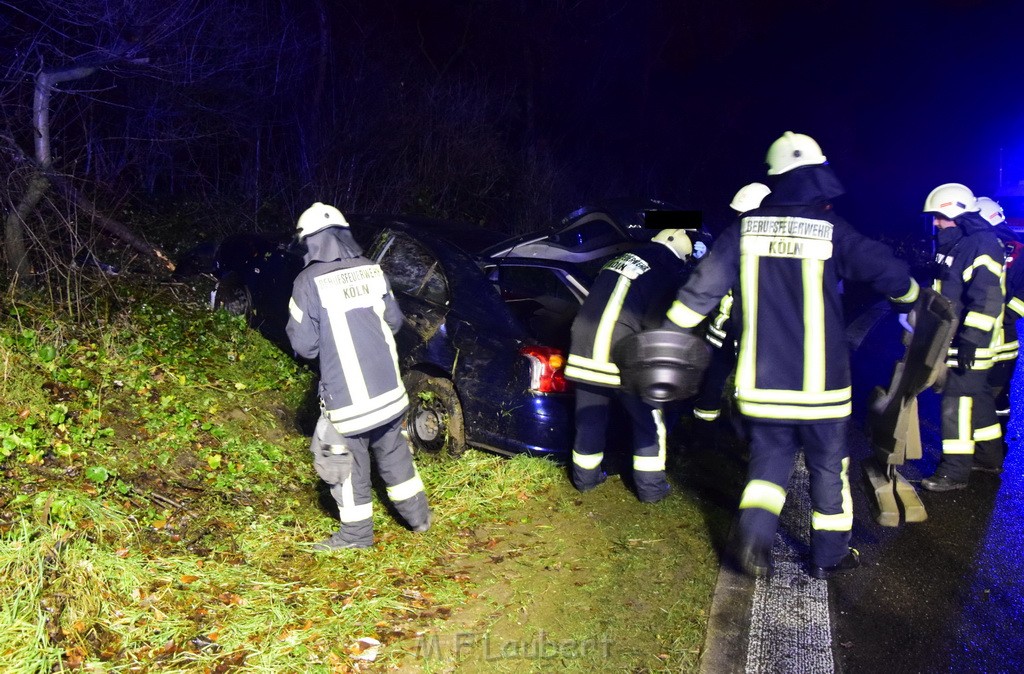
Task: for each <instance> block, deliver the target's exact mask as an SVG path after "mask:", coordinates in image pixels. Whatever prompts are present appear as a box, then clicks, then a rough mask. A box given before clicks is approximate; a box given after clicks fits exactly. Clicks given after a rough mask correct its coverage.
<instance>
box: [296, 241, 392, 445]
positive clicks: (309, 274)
mask: <svg viewBox="0 0 1024 674" xmlns="http://www.w3.org/2000/svg"><path fill="white" fill-rule="evenodd" d="M306 245H307V247H308V249H307V253H306V255H305V262H306V267H305V268H304V269H303V270H302V271H301V272H299V275H298V276H297V277H296V278H295V281H294V283H293V284H292V296H291V300H290V301H289V303H288V310H289V311H288V313H289V317H288V325H287V326H286V328H285V330H286V332H287V333H288V339H289V340H290V341H291V344H292V348H293V349H295V352H296V353H297V354H298V355H300V356H302V357H303V358H309V359H313V358H317V357H319V358H320V389H319V393H320V400H321V406H322V408H323V414H324V415H325V416H326V417H327V418H328V420H330V421H331V422H333V424H334V427H335V428H336V429H337V430H338V432H339V433H341V434H342V435H357V434H360V433H364V432H366V431H369V430H371V429H373V428H377V427H378V426H381V425H383V424H385V423H387V422H389V421H393V420H394V419H396V418H398V417H399V416H401V415H402V413H404V412H405V410H406V409H407V408H408V406H409V397H408V395H407V393H406V391H405V386H404V384H403V383H402V378H401V375H400V374H399V369H398V355H397V352H396V350H395V341H394V336H393V335H394V333H397V332H398V330H399V328H401V326H402V320H403V316H402V312H401V310H400V309H399V308H398V304H397V302H396V301H395V298H394V296H393V295H392V293H391V286H390V284H389V283H388V280H387V278H386V277H385V276H384V271H383V270H382V269H381V268H380V266H379V265H377V264H374V263H373V262H372V261H370V260H369V259H367V258H365V257H363V255H362V250H361V249H360V248H359V246H358V244H356V242H355V240H354V239H353V238H352V234H351V233H350V232H349V231H348V230H347V229H343V228H339V227H332V228H329V229H325V230H322V231H320V232H317V233H315V234H312V235H310V236H309V237H307V238H306Z"/></svg>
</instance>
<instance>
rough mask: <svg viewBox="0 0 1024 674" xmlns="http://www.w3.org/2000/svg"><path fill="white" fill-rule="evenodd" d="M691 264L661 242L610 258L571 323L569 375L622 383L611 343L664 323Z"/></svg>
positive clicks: (613, 384)
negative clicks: (663, 320)
mask: <svg viewBox="0 0 1024 674" xmlns="http://www.w3.org/2000/svg"><path fill="white" fill-rule="evenodd" d="M687 269H688V267H687V264H686V263H685V262H683V261H682V260H680V259H679V258H677V257H676V256H675V253H673V252H672V251H671V249H669V248H668V247H667V246H665V245H663V244H661V243H652V244H648V245H645V246H643V247H641V248H638V249H636V250H634V251H631V252H628V253H624V254H622V255H620V256H618V257H616V258H614V259H612V260H611V261H609V262H608V263H607V264H605V266H604V267H602V268H601V271H600V272H599V273H598V275H597V279H595V281H594V284H593V286H591V288H590V293H589V294H588V295H587V299H586V300H584V302H583V306H581V307H580V310H579V313H578V314H577V315H576V319H575V320H574V321H573V324H572V345H571V347H570V349H569V356H568V358H566V364H565V377H566V378H567V379H572V380H575V381H582V382H588V383H591V384H595V385H597V386H611V387H617V386H619V384H620V381H619V368H618V366H617V365H616V364H615V363H614V362H613V361H612V348H613V347H614V346H615V344H616V343H617V342H618V341H619V340H620V339H622V338H623V337H627V336H629V335H632V334H634V333H637V332H639V331H640V330H642V329H644V328H645V327H651V323H652V321H656V323H655V324H656V325H660V321H661V318H662V317H664V315H665V310H666V309H667V308H668V305H669V303H670V302H671V301H672V299H673V297H674V295H675V290H676V288H678V287H679V284H680V283H682V281H683V278H684V275H685V274H686V272H687Z"/></svg>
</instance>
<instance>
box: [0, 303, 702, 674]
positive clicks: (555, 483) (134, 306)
mask: <svg viewBox="0 0 1024 674" xmlns="http://www.w3.org/2000/svg"><path fill="white" fill-rule="evenodd" d="M119 292H121V293H122V294H121V296H119V297H116V298H109V297H106V298H102V299H98V300H97V301H96V306H97V307H99V308H97V309H95V311H91V310H90V307H88V306H86V307H83V306H82V305H81V304H79V305H76V312H75V316H74V317H73V320H72V318H69V317H65V316H61V314H60V313H59V312H57V311H55V310H53V309H52V308H46V309H39V308H37V306H46V304H45V302H43V301H42V300H39V302H38V305H37V304H34V303H33V301H32V300H31V299H28V300H26V299H21V300H19V302H18V303H15V304H13V305H11V306H9V307H8V308H7V309H6V310H5V315H4V317H3V320H2V323H0V469H2V470H3V471H4V479H3V480H2V481H0V596H3V597H5V600H4V602H3V604H2V606H0V659H2V662H4V663H5V664H4V668H5V670H4V671H11V672H33V673H34V672H38V673H42V672H51V671H61V670H68V671H71V670H80V669H84V670H86V671H106V672H119V671H124V672H128V671H161V672H164V671H166V672H172V671H182V672H199V671H231V670H244V671H253V672H290V671H302V672H345V671H368V670H370V669H372V670H373V671H385V670H387V669H389V668H392V667H396V666H399V665H402V666H404V667H406V668H411V670H412V671H417V670H418V671H450V669H449V668H450V667H452V666H455V665H456V664H457V665H458V666H459V667H460V668H465V669H467V671H472V667H473V666H474V662H477V660H475V659H474V655H473V654H472V653H462V654H460V655H459V656H458V657H456V655H455V654H452V653H448V654H445V655H443V656H438V657H435V658H423V657H419V656H418V655H417V646H418V645H421V644H422V643H423V639H424V638H426V637H429V636H430V635H438V634H440V635H443V636H446V637H450V636H451V634H452V633H453V630H468V631H471V632H473V631H475V632H476V633H479V634H486V635H488V638H491V639H492V640H493V644H498V643H502V644H504V643H508V642H510V641H513V640H519V641H524V642H525V641H528V640H529V639H531V638H534V637H536V636H537V633H538V630H546V631H547V633H549V634H552V635H555V636H556V637H557V638H558V639H560V640H575V641H578V642H583V641H585V640H588V639H596V638H598V637H601V636H602V635H608V634H612V635H614V640H615V642H614V645H613V653H614V654H613V655H612V656H611V660H608V658H606V657H605V656H600V657H599V658H597V659H594V658H590V659H587V658H580V657H576V656H574V657H573V658H570V660H568V661H566V662H565V663H563V665H564V668H565V669H566V671H587V670H588V668H591V669H592V668H593V667H595V666H598V667H599V668H602V669H605V670H609V669H610V670H614V671H619V670H622V671H657V669H658V666H659V665H664V667H665V668H667V669H666V671H667V670H668V669H671V670H672V671H680V670H683V671H692V670H694V669H695V668H696V663H697V662H698V653H699V648H700V644H701V642H702V639H703V629H704V625H705V624H706V610H707V607H708V605H709V601H710V589H711V587H712V585H713V582H714V571H715V568H716V560H715V559H714V556H713V554H711V548H710V543H709V538H708V533H707V532H708V527H707V525H706V524H705V516H706V513H704V512H702V510H701V508H700V506H699V504H697V503H696V502H695V501H693V500H692V499H691V498H689V497H687V496H685V495H682V494H680V495H677V496H673V497H672V498H671V499H669V501H667V502H665V503H664V504H661V505H659V506H657V507H656V508H653V509H652V508H649V507H647V508H644V507H643V506H640V505H639V504H637V503H636V502H635V499H632V497H631V496H629V495H628V494H626V493H625V492H624V491H623V490H622V489H621V485H615V484H611V483H610V484H608V485H605V486H604V487H602V489H601V490H597V492H595V493H593V494H587V495H585V496H584V497H579V496H577V495H576V494H575V492H574V491H573V490H572V489H571V487H569V486H568V484H567V482H566V479H565V476H564V471H563V469H561V468H559V467H557V466H554V465H553V464H551V463H548V462H546V461H543V460H537V459H528V458H525V457H522V458H517V459H514V460H508V459H502V458H499V457H495V456H492V455H488V454H484V453H480V452H469V453H467V454H466V455H465V456H464V457H463V458H461V459H459V460H458V461H457V462H455V463H450V462H444V461H441V460H431V459H430V457H425V458H422V459H420V460H419V462H418V464H419V470H420V473H421V475H422V477H423V480H424V483H425V485H426V488H427V492H428V496H429V498H430V500H431V505H432V507H433V508H434V512H435V526H434V527H433V528H432V529H431V531H430V532H428V533H426V534H423V535H415V534H412V533H411V532H409V531H407V530H406V529H405V528H404V527H402V526H401V525H399V524H398V523H397V522H395V520H394V519H393V518H392V517H391V516H390V515H389V513H388V512H387V510H386V508H385V507H384V506H383V505H382V504H381V503H380V502H379V501H378V502H377V503H376V505H375V510H374V524H375V529H376V537H377V544H376V545H375V546H374V548H373V549H372V550H362V551H360V550H349V551H340V552H337V553H331V554H327V555H314V554H312V553H311V552H310V551H309V546H310V544H311V543H312V542H315V541H317V540H319V539H321V538H323V537H325V536H327V535H329V534H330V532H331V531H332V530H333V529H334V528H336V527H337V521H336V520H335V519H333V518H332V517H331V514H330V513H329V512H328V511H327V510H325V509H324V508H323V507H322V506H321V505H320V500H319V494H318V491H317V484H316V479H315V475H314V473H313V470H312V467H311V465H310V461H309V457H308V450H307V445H308V437H306V436H305V435H303V434H302V433H301V432H300V431H299V430H297V422H296V414H299V415H300V417H301V416H302V414H308V413H309V410H308V409H305V410H304V405H307V404H308V403H305V402H304V401H308V400H309V396H308V393H309V391H310V387H311V386H312V384H313V377H312V375H311V373H310V372H308V371H307V370H305V369H304V368H302V367H300V366H298V365H296V364H295V363H294V362H293V361H292V360H291V359H290V358H288V357H286V356H285V355H284V354H282V353H280V352H279V351H278V350H277V349H275V348H274V347H273V346H271V345H270V344H269V343H268V342H266V341H265V340H264V339H263V338H262V337H260V336H259V335H258V334H256V333H255V332H253V331H250V330H247V329H245V327H244V325H243V324H241V323H240V322H239V320H238V319H236V318H232V317H229V316H226V315H223V314H214V313H211V312H209V311H208V310H207V309H206V308H205V307H204V306H203V305H202V304H201V303H199V302H197V301H194V300H192V299H191V297H192V296H194V297H201V296H202V295H203V292H202V291H201V290H199V291H196V292H194V293H189V292H188V291H187V289H186V290H185V291H183V290H182V289H181V288H180V287H172V286H161V285H160V284H150V285H148V286H140V287H136V288H133V289H132V290H131V291H127V290H123V289H122V290H120V291H119ZM89 316H92V317H93V318H95V320H89V318H87V317H89ZM97 316H101V318H96V317H97ZM314 412H315V410H314ZM623 496H627V497H628V499H626V498H621V497H623ZM595 513H596V514H595ZM481 537H483V538H481ZM651 541H655V542H651ZM571 560H575V561H571ZM573 567H575V568H577V569H583V568H586V577H585V578H583V576H578V575H577V576H574V575H573V573H572V572H571V569H572V568H573ZM498 571H500V573H497V575H495V572H498ZM627 596H628V597H631V599H629V601H631V602H634V604H635V605H631V604H629V603H628V602H626V600H625V599H624V597H627ZM624 602H625V603H624ZM641 604H642V606H641ZM645 606H646V607H647V608H650V611H649V613H648V614H646V617H644V618H643V619H638V618H637V616H638V615H639V612H640V611H641V610H643V608H644V607H645ZM573 607H580V608H581V609H584V610H581V611H575V610H573ZM521 609H522V610H528V611H529V612H530V613H531V615H532V620H531V621H530V622H529V623H528V624H518V623H517V621H516V617H517V616H518V615H519V614H518V613H517V612H518V611H520V610H521ZM508 616H511V619H508ZM652 625H659V626H661V627H659V628H658V629H654V637H655V638H653V640H652V638H650V637H651V634H649V633H651V631H652V629H653V628H652ZM364 637H372V638H375V639H378V640H379V641H381V642H382V643H383V644H384V645H383V647H382V648H381V650H380V654H379V656H378V658H377V660H376V662H374V663H372V664H371V663H365V662H357V661H356V660H354V659H353V658H352V655H353V653H354V652H355V651H357V650H358V646H357V641H358V640H359V639H361V638H364ZM633 642H635V646H632V645H630V644H632V643H633ZM630 649H633V650H630ZM654 651H658V652H654ZM420 655H422V654H420ZM637 663H644V664H643V668H642V669H630V667H631V666H635V665H637ZM532 664H533V665H536V666H537V667H539V669H537V670H536V671H543V669H544V668H543V666H542V665H546V664H547V663H540V662H534V663H532ZM492 665H494V667H491V666H492ZM609 665H611V666H609ZM517 666H519V667H521V666H522V661H518V662H517V661H514V660H511V659H507V660H505V661H502V662H498V663H495V662H490V661H487V662H482V664H481V667H483V669H480V670H479V671H487V668H491V669H492V670H493V671H526V670H524V669H522V668H520V669H516V667H517ZM495 667H496V669H495ZM623 668H626V669H623ZM548 671H550V670H548Z"/></svg>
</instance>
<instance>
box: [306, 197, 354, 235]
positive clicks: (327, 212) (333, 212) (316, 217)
mask: <svg viewBox="0 0 1024 674" xmlns="http://www.w3.org/2000/svg"><path fill="white" fill-rule="evenodd" d="M328 227H348V220H346V219H345V216H344V215H342V214H341V211H339V210H338V209H337V208H335V207H334V206H329V205H327V204H323V203H320V202H319V201H318V202H316V203H315V204H313V205H312V206H310V207H309V208H307V209H306V210H304V211H303V212H302V215H300V216H299V223H298V224H297V225H296V227H295V236H297V237H298V238H299V240H302V239H305V238H306V237H307V236H309V235H310V234H315V233H317V232H319V231H320V230H321V229H327V228H328Z"/></svg>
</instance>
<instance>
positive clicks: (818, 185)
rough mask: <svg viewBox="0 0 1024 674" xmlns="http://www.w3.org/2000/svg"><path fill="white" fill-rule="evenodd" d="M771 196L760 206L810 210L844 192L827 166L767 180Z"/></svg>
mask: <svg viewBox="0 0 1024 674" xmlns="http://www.w3.org/2000/svg"><path fill="white" fill-rule="evenodd" d="M769 180H770V181H771V183H772V185H771V189H772V191H771V194H769V195H768V196H766V197H765V198H764V201H762V202H761V206H811V205H817V204H825V203H828V202H830V201H832V200H833V199H835V198H836V197H838V196H839V195H840V194H843V193H844V192H846V190H845V189H843V185H842V183H840V182H839V178H837V177H836V174H835V173H833V172H832V169H831V168H830V167H829V166H828V164H820V165H815V166H801V167H800V168H796V169H793V170H792V171H787V172H786V173H782V174H780V175H777V176H769Z"/></svg>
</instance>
